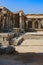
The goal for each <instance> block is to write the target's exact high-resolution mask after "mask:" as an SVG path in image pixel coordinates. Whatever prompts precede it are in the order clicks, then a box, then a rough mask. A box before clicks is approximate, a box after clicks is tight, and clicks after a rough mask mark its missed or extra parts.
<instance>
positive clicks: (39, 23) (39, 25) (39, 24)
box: [38, 20, 41, 29]
mask: <svg viewBox="0 0 43 65" xmlns="http://www.w3.org/2000/svg"><path fill="white" fill-rule="evenodd" d="M38 29H41V22H40V21H39V20H38Z"/></svg>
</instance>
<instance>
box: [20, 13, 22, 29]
mask: <svg viewBox="0 0 43 65" xmlns="http://www.w3.org/2000/svg"><path fill="white" fill-rule="evenodd" d="M19 17H20V18H19V26H20V29H22V12H20V13H19Z"/></svg>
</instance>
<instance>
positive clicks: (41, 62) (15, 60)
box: [0, 53, 43, 65]
mask: <svg viewBox="0 0 43 65" xmlns="http://www.w3.org/2000/svg"><path fill="white" fill-rule="evenodd" d="M0 65H43V53H18V54H16V55H13V54H12V55H0Z"/></svg>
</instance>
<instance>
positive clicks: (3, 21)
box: [1, 16, 5, 30]
mask: <svg viewBox="0 0 43 65" xmlns="http://www.w3.org/2000/svg"><path fill="white" fill-rule="evenodd" d="M1 22H2V27H1V29H2V30H4V25H5V17H4V16H3V20H2V21H1Z"/></svg>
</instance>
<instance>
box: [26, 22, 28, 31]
mask: <svg viewBox="0 0 43 65" xmlns="http://www.w3.org/2000/svg"><path fill="white" fill-rule="evenodd" d="M26 29H27V30H28V21H26Z"/></svg>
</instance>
